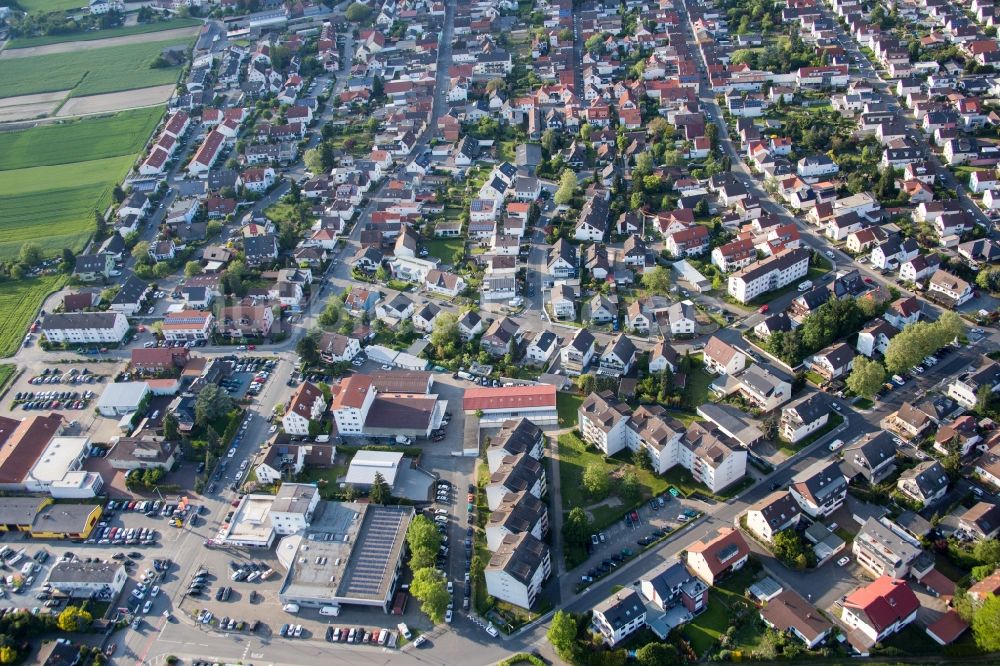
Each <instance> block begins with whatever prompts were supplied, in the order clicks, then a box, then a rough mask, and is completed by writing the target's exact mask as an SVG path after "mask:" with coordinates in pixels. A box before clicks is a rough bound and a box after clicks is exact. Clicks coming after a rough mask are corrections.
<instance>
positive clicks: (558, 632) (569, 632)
mask: <svg viewBox="0 0 1000 666" xmlns="http://www.w3.org/2000/svg"><path fill="white" fill-rule="evenodd" d="M545 636H546V638H548V639H549V643H551V644H552V647H554V648H555V650H556V653H557V654H558V655H559V656H560V657H561V658H562V659H563V661H567V662H570V663H572V661H573V660H572V656H573V645H574V644H575V643H576V618H574V617H573V616H572V615H570V614H569V613H567V612H566V611H561V610H560V611H556V613H555V615H553V616H552V621H551V622H550V623H549V630H548V631H547V632H545Z"/></svg>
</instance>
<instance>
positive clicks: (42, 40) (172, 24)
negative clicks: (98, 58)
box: [7, 2, 201, 49]
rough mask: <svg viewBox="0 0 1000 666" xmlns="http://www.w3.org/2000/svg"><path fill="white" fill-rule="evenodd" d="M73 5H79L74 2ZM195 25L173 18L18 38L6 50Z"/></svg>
mask: <svg viewBox="0 0 1000 666" xmlns="http://www.w3.org/2000/svg"><path fill="white" fill-rule="evenodd" d="M22 4H23V3H22ZM74 4H79V3H78V2H76V3H74ZM196 25H201V21H199V20H198V19H192V18H175V19H170V20H168V21H158V22H156V23H139V24H136V25H126V26H122V27H120V28H108V29H107V30H91V31H89V32H71V33H68V34H65V35H45V36H44V37H18V38H16V39H12V40H11V42H10V43H9V44H8V45H7V48H8V49H27V48H31V47H33V46H46V45H48V44H62V43H64V42H90V41H94V40H99V39H113V38H115V37H128V36H130V35H145V34H148V33H151V32H162V31H164V30H173V29H175V28H189V27H192V26H196Z"/></svg>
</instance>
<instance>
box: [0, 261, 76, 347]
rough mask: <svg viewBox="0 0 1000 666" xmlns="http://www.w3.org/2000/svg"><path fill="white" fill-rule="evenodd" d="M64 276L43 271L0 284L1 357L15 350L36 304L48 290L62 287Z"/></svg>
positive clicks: (40, 301) (36, 307)
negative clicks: (46, 273) (39, 274)
mask: <svg viewBox="0 0 1000 666" xmlns="http://www.w3.org/2000/svg"><path fill="white" fill-rule="evenodd" d="M64 280H65V278H64V277H63V276H61V275H46V276H43V277H39V278H30V279H24V280H18V281H16V282H13V281H12V282H7V283H5V284H4V285H3V287H2V288H0V357H3V358H5V357H7V356H12V355H13V354H14V352H16V351H17V349H18V347H19V346H20V345H21V341H22V340H23V339H24V334H25V332H26V331H27V329H28V326H30V325H31V322H32V321H33V320H34V318H35V315H36V314H37V313H38V308H40V307H41V305H42V302H43V301H44V300H45V298H46V297H47V296H48V295H49V294H51V293H52V292H53V291H56V290H57V289H59V288H61V287H62V285H63V282H64ZM36 344H37V343H36Z"/></svg>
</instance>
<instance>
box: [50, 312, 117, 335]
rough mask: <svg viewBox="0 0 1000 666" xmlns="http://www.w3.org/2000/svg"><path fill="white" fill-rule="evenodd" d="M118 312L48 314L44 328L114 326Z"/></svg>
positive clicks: (56, 329)
mask: <svg viewBox="0 0 1000 666" xmlns="http://www.w3.org/2000/svg"><path fill="white" fill-rule="evenodd" d="M118 316H119V315H118V313H117V312H61V313H55V314H50V315H46V317H45V321H44V322H43V323H42V330H45V331H59V330H66V329H86V328H114V326H115V320H116V319H117V318H118Z"/></svg>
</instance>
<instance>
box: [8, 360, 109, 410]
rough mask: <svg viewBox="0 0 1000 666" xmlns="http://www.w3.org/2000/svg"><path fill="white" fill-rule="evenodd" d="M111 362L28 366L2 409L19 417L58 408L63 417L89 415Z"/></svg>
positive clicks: (11, 389) (105, 379)
mask: <svg viewBox="0 0 1000 666" xmlns="http://www.w3.org/2000/svg"><path fill="white" fill-rule="evenodd" d="M114 370H115V366H114V365H112V364H108V363H74V364H59V365H55V366H49V365H46V366H42V367H39V368H37V372H36V371H35V368H29V369H28V371H27V372H25V373H24V374H22V375H21V376H20V377H18V379H17V381H16V382H14V385H13V386H11V388H10V389H9V391H8V392H7V397H8V398H10V402H8V403H7V404H6V405H5V407H6V409H5V410H3V411H5V412H7V413H9V414H10V415H11V416H12V417H14V418H18V419H22V418H24V417H25V416H28V415H30V414H31V413H44V414H48V413H50V412H58V413H60V414H62V415H63V416H64V417H65V418H66V420H67V421H72V420H78V419H80V418H81V417H82V416H84V415H87V416H89V415H90V414H91V412H92V410H93V406H94V404H95V403H96V401H97V398H98V397H100V394H101V392H102V390H103V388H104V385H105V384H106V383H107V382H108V381H110V380H109V378H110V377H111V376H113V374H114Z"/></svg>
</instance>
